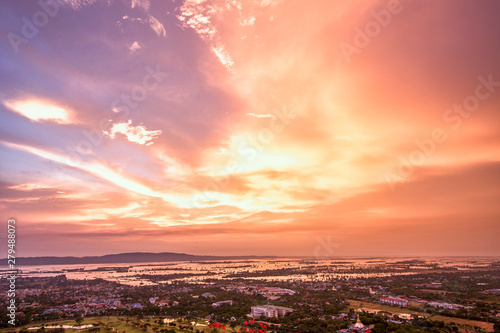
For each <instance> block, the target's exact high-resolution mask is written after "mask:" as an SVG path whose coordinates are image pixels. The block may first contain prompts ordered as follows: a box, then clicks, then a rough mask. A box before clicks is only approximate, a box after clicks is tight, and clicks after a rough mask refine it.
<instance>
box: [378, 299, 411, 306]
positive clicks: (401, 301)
mask: <svg viewBox="0 0 500 333" xmlns="http://www.w3.org/2000/svg"><path fill="white" fill-rule="evenodd" d="M380 303H385V304H389V305H396V306H402V307H407V306H408V301H407V300H405V299H404V298H400V297H383V298H381V299H380Z"/></svg>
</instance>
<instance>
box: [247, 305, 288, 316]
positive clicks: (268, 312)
mask: <svg viewBox="0 0 500 333" xmlns="http://www.w3.org/2000/svg"><path fill="white" fill-rule="evenodd" d="M293 311H295V310H293V309H290V308H285V307H283V306H274V305H259V306H252V309H251V315H252V317H254V318H259V317H279V316H284V315H286V314H287V313H289V312H293Z"/></svg>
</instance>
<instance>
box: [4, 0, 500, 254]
mask: <svg viewBox="0 0 500 333" xmlns="http://www.w3.org/2000/svg"><path fill="white" fill-rule="evenodd" d="M499 13H500V2H498V1H495V0H485V1H480V2H478V1H465V0H443V1H430V0H427V1H426V0H424V1H416V0H413V1H410V0H406V1H405V0H401V1H396V0H390V1H366V0H360V1H343V0H342V1H340V0H335V1H334V0H324V1H319V0H318V1H301V0H248V1H245V0H186V1H177V0H174V1H160V0H158V1H148V0H132V1H130V0H116V1H114V0H110V1H99V0H66V1H58V2H56V1H55V0H53V1H49V0H41V1H40V2H37V1H27V0H25V1H14V0H8V1H1V2H0V35H1V39H0V154H1V159H0V212H1V213H0V218H1V221H2V222H1V225H3V226H4V227H2V229H3V230H1V235H0V237H1V239H2V249H3V250H2V251H4V252H2V253H6V250H5V249H6V247H5V245H4V244H5V242H4V241H3V240H5V239H6V230H7V227H6V225H7V220H8V219H9V218H10V217H15V218H16V220H17V223H16V226H17V229H16V232H17V234H16V236H17V248H16V250H17V251H16V254H17V255H18V256H41V255H76V256H85V255H103V254H109V253H120V252H135V251H148V252H183V253H191V254H211V255H250V254H253V255H280V256H311V257H313V256H316V257H324V256H350V255H352V256H360V255H363V256H367V255H371V256H417V255H423V256H424V255H425V256H431V255H436V256H449V255H454V256H455V255H457V256H462V255H500V242H499V241H498V240H499V239H500V39H499V38H500V20H499V19H498V15H499ZM4 248H5V249H4ZM0 257H5V255H3V254H2V255H0Z"/></svg>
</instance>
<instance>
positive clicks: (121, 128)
mask: <svg viewBox="0 0 500 333" xmlns="http://www.w3.org/2000/svg"><path fill="white" fill-rule="evenodd" d="M104 133H105V134H106V135H107V136H109V137H110V138H111V139H115V138H116V134H123V135H125V136H126V137H127V140H128V141H130V142H134V143H138V144H140V145H151V144H152V142H150V141H152V140H153V139H154V138H156V137H157V136H159V135H160V134H161V133H162V131H161V130H155V131H148V130H147V129H146V127H145V126H141V125H139V126H133V125H132V121H131V120H129V121H128V122H126V123H116V124H113V126H112V127H111V129H110V130H109V131H104Z"/></svg>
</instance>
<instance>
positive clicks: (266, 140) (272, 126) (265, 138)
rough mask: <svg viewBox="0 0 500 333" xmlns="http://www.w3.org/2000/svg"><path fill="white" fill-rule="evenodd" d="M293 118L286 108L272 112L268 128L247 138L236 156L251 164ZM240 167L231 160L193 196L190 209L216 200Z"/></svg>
mask: <svg viewBox="0 0 500 333" xmlns="http://www.w3.org/2000/svg"><path fill="white" fill-rule="evenodd" d="M295 117H296V113H294V112H290V111H288V110H287V108H286V107H283V108H282V110H281V111H280V110H274V111H272V112H271V114H270V115H269V123H268V126H267V127H264V128H261V129H260V130H259V132H258V133H257V135H256V136H251V137H248V138H247V140H245V142H243V143H241V144H240V145H239V147H238V150H237V151H238V155H239V156H240V157H243V158H244V159H245V161H244V162H243V163H250V162H252V161H253V160H254V159H255V158H256V157H257V156H258V154H259V152H260V151H262V150H263V149H264V148H265V146H267V145H269V144H270V143H271V142H272V141H273V140H274V138H275V135H276V134H277V133H280V132H282V131H283V130H284V129H285V128H286V127H287V126H288V125H289V124H290V123H291V121H292V120H293V119H295ZM241 167H242V162H238V161H236V160H234V159H231V160H230V161H229V162H228V163H227V164H226V166H225V167H224V168H223V169H222V171H221V172H220V173H219V175H217V176H216V177H213V178H212V180H211V181H209V182H207V183H206V184H205V186H204V187H203V190H202V192H198V193H197V194H195V195H194V197H193V201H192V207H191V208H198V207H200V206H201V204H202V203H203V202H206V201H212V200H215V199H217V196H218V193H219V192H220V191H221V190H223V189H224V188H226V187H227V186H228V185H229V183H230V178H229V175H230V174H231V173H233V172H236V171H238V170H239V169H240V168H241Z"/></svg>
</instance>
